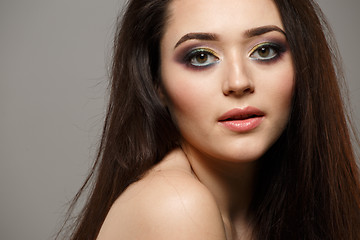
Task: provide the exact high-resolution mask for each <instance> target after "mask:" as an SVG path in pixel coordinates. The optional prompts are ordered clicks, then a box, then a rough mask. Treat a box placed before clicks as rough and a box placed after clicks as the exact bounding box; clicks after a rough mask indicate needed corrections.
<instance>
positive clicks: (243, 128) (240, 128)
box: [219, 117, 264, 132]
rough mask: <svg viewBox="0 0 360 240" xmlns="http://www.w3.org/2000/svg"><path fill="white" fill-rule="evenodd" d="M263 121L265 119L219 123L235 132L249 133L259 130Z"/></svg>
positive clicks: (256, 118) (257, 118)
mask: <svg viewBox="0 0 360 240" xmlns="http://www.w3.org/2000/svg"><path fill="white" fill-rule="evenodd" d="M263 119H264V117H255V118H249V119H244V120H233V121H222V122H219V123H220V124H221V125H223V126H224V127H226V128H228V129H230V130H231V131H234V132H248V131H251V130H253V129H255V128H257V127H258V126H259V125H260V124H261V122H262V120H263Z"/></svg>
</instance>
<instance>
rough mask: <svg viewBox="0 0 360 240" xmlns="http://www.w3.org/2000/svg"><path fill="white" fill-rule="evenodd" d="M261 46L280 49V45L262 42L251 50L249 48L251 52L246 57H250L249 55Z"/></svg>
mask: <svg viewBox="0 0 360 240" xmlns="http://www.w3.org/2000/svg"><path fill="white" fill-rule="evenodd" d="M263 46H270V47H274V48H280V45H279V44H277V43H273V42H262V43H259V44H256V45H255V46H254V47H253V48H251V50H250V51H249V54H248V57H251V55H252V54H253V53H254V52H255V51H256V50H258V49H259V48H260V47H263Z"/></svg>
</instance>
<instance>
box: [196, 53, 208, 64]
mask: <svg viewBox="0 0 360 240" xmlns="http://www.w3.org/2000/svg"><path fill="white" fill-rule="evenodd" d="M196 60H197V61H198V62H199V63H204V62H206V60H207V54H205V53H200V54H199V55H198V56H197V58H196Z"/></svg>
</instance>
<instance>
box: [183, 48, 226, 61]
mask: <svg viewBox="0 0 360 240" xmlns="http://www.w3.org/2000/svg"><path fill="white" fill-rule="evenodd" d="M198 52H208V53H210V54H212V55H214V57H216V58H218V59H220V57H219V55H218V54H217V53H216V52H215V51H214V50H212V49H211V48H207V47H199V48H193V49H191V50H190V51H189V52H188V53H187V54H186V55H185V57H184V59H188V58H189V57H191V56H192V55H193V54H195V53H198Z"/></svg>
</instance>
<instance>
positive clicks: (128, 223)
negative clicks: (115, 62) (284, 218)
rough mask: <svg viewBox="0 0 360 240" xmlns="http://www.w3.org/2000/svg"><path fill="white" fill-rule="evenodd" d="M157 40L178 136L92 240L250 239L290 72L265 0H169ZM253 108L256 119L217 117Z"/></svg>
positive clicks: (282, 123) (164, 91)
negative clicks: (236, 123)
mask: <svg viewBox="0 0 360 240" xmlns="http://www.w3.org/2000/svg"><path fill="white" fill-rule="evenodd" d="M169 13H170V19H169V21H168V23H167V24H166V27H165V33H164V36H163V39H162V41H161V44H160V47H161V74H162V88H161V89H160V95H161V98H162V99H163V102H164V104H165V105H166V106H167V107H168V109H169V111H170V113H171V116H172V118H173V121H174V123H175V124H176V125H177V126H178V128H179V130H180V133H181V135H182V137H183V140H182V147H181V149H176V150H174V151H172V152H170V153H169V154H168V155H167V156H166V157H165V158H164V159H163V160H162V161H161V162H160V163H159V164H158V165H157V166H155V167H154V168H152V169H151V170H150V171H149V172H148V173H147V174H146V175H145V176H144V177H143V179H141V180H140V181H138V182H136V183H134V184H132V185H131V186H130V187H129V188H128V189H127V190H126V191H125V192H124V193H123V194H122V195H121V196H120V197H119V199H118V200H117V201H116V202H115V203H114V205H113V207H112V208H111V210H110V212H109V214H108V216H107V217H106V219H105V222H104V224H103V226H102V228H101V230H100V233H99V236H98V239H99V240H115V239H129V240H133V239H149V240H165V239H179V240H180V239H184V240H185V239H186V240H199V239H200V240H201V239H204V240H213V239H214V240H225V239H226V240H235V239H251V231H252V227H251V226H250V224H249V218H250V217H251V215H250V213H249V212H248V211H247V210H248V207H249V204H250V202H251V197H252V193H253V183H254V179H255V178H256V163H257V162H256V160H257V159H258V158H260V157H261V156H262V155H263V154H264V153H265V152H266V151H267V150H268V149H269V148H270V147H271V146H272V145H273V143H274V142H275V141H276V140H277V139H278V137H279V136H280V135H281V133H282V132H283V130H284V129H285V127H286V124H287V122H288V118H289V114H290V108H291V99H292V94H293V87H294V69H293V62H292V57H291V53H290V50H289V48H288V45H287V41H286V34H285V33H284V27H283V25H282V22H281V19H280V16H279V12H278V10H277V8H276V6H275V4H274V3H273V2H272V1H271V0H252V1H247V0H236V1H235V0H197V1H192V0H173V1H172V3H171V4H170V6H169ZM249 106H250V107H255V108H257V109H259V110H261V111H262V112H263V113H264V117H263V120H262V121H261V123H260V125H259V126H257V127H256V128H254V129H251V130H249V131H246V132H236V131H233V130H231V129H228V128H226V127H224V126H223V125H222V124H221V123H219V118H220V117H221V116H222V115H223V114H224V113H226V112H228V111H229V110H232V109H244V108H246V107H249Z"/></svg>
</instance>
